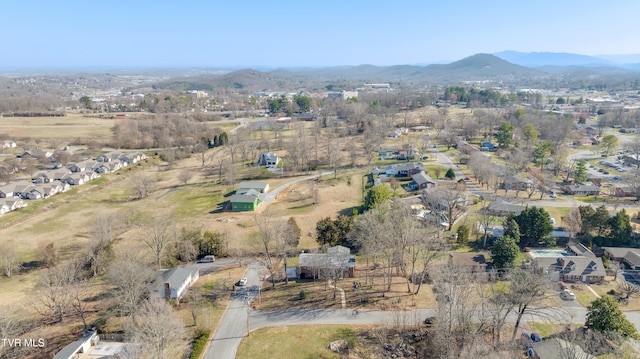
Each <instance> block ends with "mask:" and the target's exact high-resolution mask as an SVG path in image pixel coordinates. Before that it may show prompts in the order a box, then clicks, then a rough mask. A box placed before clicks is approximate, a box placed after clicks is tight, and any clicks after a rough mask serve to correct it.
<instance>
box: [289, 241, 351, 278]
mask: <svg viewBox="0 0 640 359" xmlns="http://www.w3.org/2000/svg"><path fill="white" fill-rule="evenodd" d="M335 271H339V272H338V273H335ZM355 271H356V257H355V256H354V255H352V254H351V250H350V249H349V248H347V247H343V246H334V247H331V248H329V249H327V253H300V255H299V256H298V276H299V277H300V278H328V277H330V276H333V275H335V274H337V276H338V277H343V278H344V277H348V278H352V277H354V276H355Z"/></svg>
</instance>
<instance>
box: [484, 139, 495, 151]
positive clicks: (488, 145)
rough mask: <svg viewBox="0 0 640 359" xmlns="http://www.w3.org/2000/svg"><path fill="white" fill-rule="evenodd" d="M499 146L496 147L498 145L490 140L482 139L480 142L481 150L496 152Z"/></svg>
mask: <svg viewBox="0 0 640 359" xmlns="http://www.w3.org/2000/svg"><path fill="white" fill-rule="evenodd" d="M497 150H498V148H496V146H495V145H494V144H493V143H491V142H489V141H482V142H481V143H480V151H489V152H494V151H497Z"/></svg>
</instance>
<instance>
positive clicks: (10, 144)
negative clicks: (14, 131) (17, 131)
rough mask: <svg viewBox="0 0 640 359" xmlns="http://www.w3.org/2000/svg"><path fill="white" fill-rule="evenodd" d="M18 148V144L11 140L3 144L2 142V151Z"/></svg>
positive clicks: (0, 145)
mask: <svg viewBox="0 0 640 359" xmlns="http://www.w3.org/2000/svg"><path fill="white" fill-rule="evenodd" d="M15 147H16V143H15V142H14V141H11V140H4V141H2V142H0V149H3V150H4V149H7V148H15Z"/></svg>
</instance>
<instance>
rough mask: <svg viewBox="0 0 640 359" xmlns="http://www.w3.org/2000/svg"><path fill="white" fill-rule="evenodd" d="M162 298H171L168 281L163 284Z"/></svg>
mask: <svg viewBox="0 0 640 359" xmlns="http://www.w3.org/2000/svg"><path fill="white" fill-rule="evenodd" d="M164 299H171V286H170V285H169V283H165V284H164Z"/></svg>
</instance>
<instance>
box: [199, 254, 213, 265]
mask: <svg viewBox="0 0 640 359" xmlns="http://www.w3.org/2000/svg"><path fill="white" fill-rule="evenodd" d="M215 261H216V257H215V256H213V255H208V256H204V257H202V259H200V260H199V261H197V262H196V263H211V262H215Z"/></svg>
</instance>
